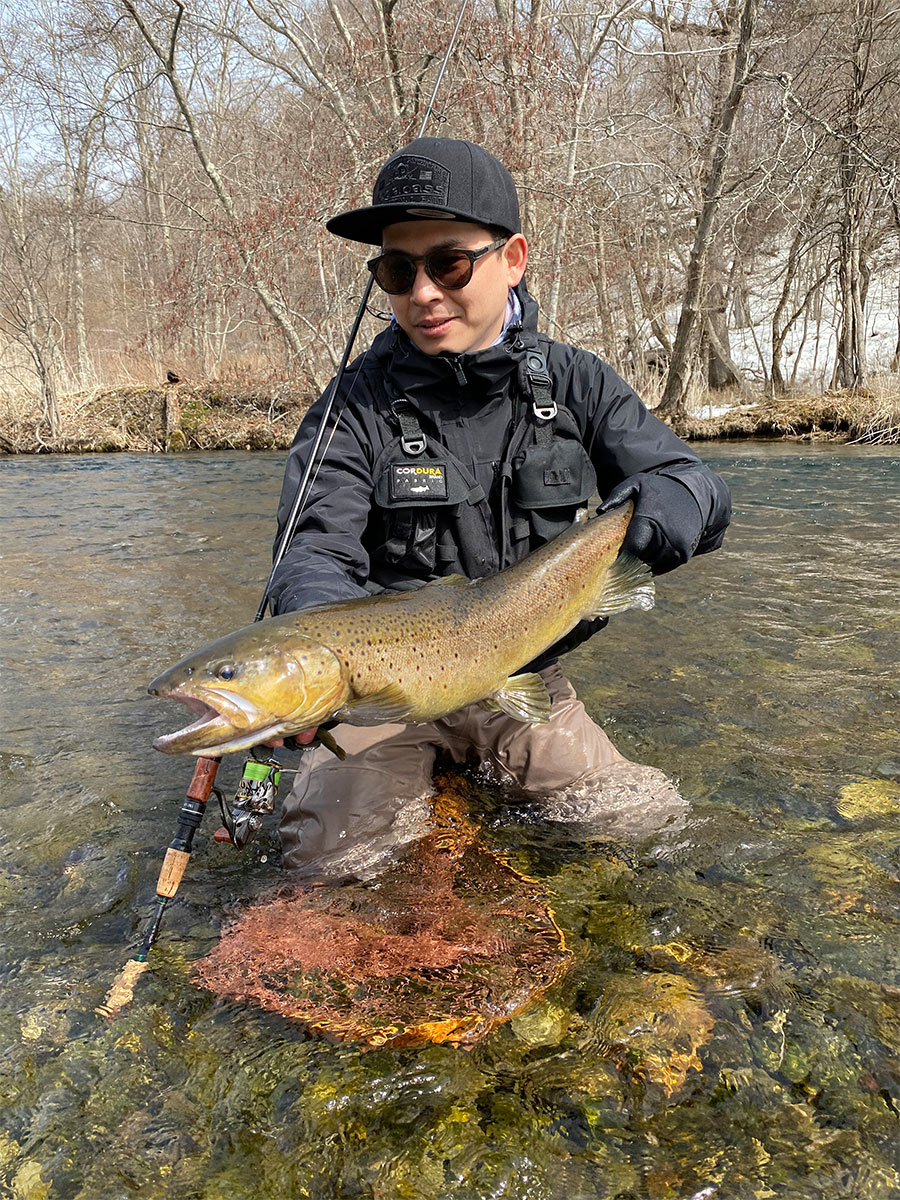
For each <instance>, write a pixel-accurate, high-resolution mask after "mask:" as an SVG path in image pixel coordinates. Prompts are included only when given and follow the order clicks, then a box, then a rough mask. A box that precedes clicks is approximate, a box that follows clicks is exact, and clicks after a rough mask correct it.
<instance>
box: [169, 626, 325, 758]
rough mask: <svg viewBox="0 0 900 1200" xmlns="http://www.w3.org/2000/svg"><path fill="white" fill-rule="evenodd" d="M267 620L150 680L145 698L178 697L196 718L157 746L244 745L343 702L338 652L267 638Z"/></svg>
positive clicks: (195, 749)
mask: <svg viewBox="0 0 900 1200" xmlns="http://www.w3.org/2000/svg"><path fill="white" fill-rule="evenodd" d="M278 620H279V619H278V618H274V621H278ZM272 623H273V622H272V621H271V620H270V621H261V622H259V623H258V624H256V625H250V626H248V627H247V628H246V629H240V630H238V631H237V633H233V634H230V635H229V636H228V637H224V638H220V639H219V640H218V641H217V642H213V643H211V645H209V646H206V647H205V648H204V649H203V650H199V651H197V653H196V654H191V655H188V657H187V658H183V659H182V660H181V661H180V662H177V663H176V664H175V665H174V666H173V667H169V669H168V671H164V672H163V673H162V675H159V676H157V678H156V679H154V680H153V682H152V683H151V684H150V686H149V688H148V689H147V690H148V692H149V693H150V695H151V696H162V697H164V698H167V699H173V700H180V701H181V702H182V703H183V704H186V705H187V706H188V708H190V709H192V710H193V711H194V713H196V715H197V719H196V720H195V721H193V722H192V723H191V724H190V725H187V726H185V728H184V729H179V730H178V731H177V732H176V733H169V734H165V735H163V736H162V737H158V738H157V739H156V741H155V742H154V743H153V745H154V748H155V749H157V750H162V751H163V752H164V753H165V754H213V755H218V754H229V753H231V752H232V751H236V750H247V749H249V748H250V747H252V746H256V745H258V744H259V743H260V742H265V741H268V740H269V739H270V738H276V737H289V736H290V735H291V734H294V733H299V732H300V730H302V729H308V728H310V727H311V726H313V725H318V724H320V723H321V722H322V721H325V720H327V719H328V717H330V716H331V715H332V713H334V712H335V710H336V709H338V708H340V707H341V704H342V703H343V702H344V698H345V697H346V695H347V694H348V685H347V682H346V678H345V672H344V669H343V667H342V664H341V662H340V660H339V659H338V657H337V655H336V654H334V652H333V651H331V650H329V649H328V647H327V646H322V645H319V644H318V643H316V642H315V641H313V640H312V639H311V638H306V637H302V636H299V635H297V634H296V633H295V634H293V636H292V637H291V638H290V639H289V640H287V639H284V640H282V639H279V638H278V637H277V636H272V628H271V627H272ZM267 626H269V628H268V629H267V628H266V627H267Z"/></svg>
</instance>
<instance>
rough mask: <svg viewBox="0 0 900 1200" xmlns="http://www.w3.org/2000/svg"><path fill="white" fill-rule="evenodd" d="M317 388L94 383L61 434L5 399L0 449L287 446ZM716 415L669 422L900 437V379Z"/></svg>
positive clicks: (718, 432) (708, 435) (819, 436)
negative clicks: (100, 385) (51, 433)
mask: <svg viewBox="0 0 900 1200" xmlns="http://www.w3.org/2000/svg"><path fill="white" fill-rule="evenodd" d="M312 398H313V396H312V393H311V389H310V388H309V387H308V386H298V385H296V384H293V383H288V384H286V383H283V382H278V381H273V382H263V383H254V384H247V383H246V382H243V383H239V382H223V381H208V382H204V383H199V384H194V383H192V384H186V383H179V384H175V385H163V386H160V385H155V386H150V387H141V386H133V385H129V386H124V387H116V388H94V389H92V390H90V391H82V392H77V393H74V394H72V395H69V396H66V397H64V398H63V399H62V401H61V403H60V417H61V424H60V430H59V433H58V434H57V436H56V437H50V436H49V435H48V434H47V432H46V430H42V428H41V424H40V420H39V417H38V414H37V412H36V410H35V407H34V402H33V401H30V400H29V401H23V399H22V398H19V399H18V400H15V399H13V398H12V397H8V396H2V395H0V453H6V454H86V453H92V452H101V453H110V452H116V451H123V450H128V451H132V452H136V453H157V452H160V451H166V450H169V451H180V450H281V449H286V448H287V447H288V446H289V445H290V444H291V440H292V439H293V436H294V433H295V432H296V429H297V425H298V424H299V422H300V418H301V417H302V415H303V413H304V412H305V411H306V409H307V408H308V407H309V404H310V403H311V401H312ZM740 399H741V398H740V396H739V395H737V394H735V396H734V402H735V407H733V408H731V409H729V410H728V412H726V413H724V414H723V415H721V416H718V417H698V416H688V417H685V418H683V419H681V420H678V421H673V422H672V424H673V426H674V428H675V430H676V432H677V433H679V434H680V435H681V436H682V437H684V438H686V439H687V440H689V441H693V440H698V441H699V440H707V439H720V438H797V439H801V440H804V441H813V440H822V441H826V440H830V441H841V442H856V443H860V444H868V445H896V444H897V443H898V441H900V385H898V382H897V380H896V378H890V377H887V378H886V379H885V380H883V381H880V382H879V385H878V386H877V387H873V388H872V389H871V390H868V391H865V392H833V393H827V394H826V395H824V396H790V397H784V398H782V399H779V400H762V401H760V402H759V403H758V404H753V405H746V404H745V405H740Z"/></svg>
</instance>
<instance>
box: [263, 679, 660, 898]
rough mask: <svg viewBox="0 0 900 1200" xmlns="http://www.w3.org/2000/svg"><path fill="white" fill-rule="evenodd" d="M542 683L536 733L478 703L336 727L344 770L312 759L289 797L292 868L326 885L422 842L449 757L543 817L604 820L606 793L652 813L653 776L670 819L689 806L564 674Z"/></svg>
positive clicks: (287, 863) (320, 752)
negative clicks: (630, 754) (420, 720)
mask: <svg viewBox="0 0 900 1200" xmlns="http://www.w3.org/2000/svg"><path fill="white" fill-rule="evenodd" d="M541 676H542V678H543V679H544V681H545V683H546V684H547V690H548V691H549V693H550V699H551V701H552V708H551V713H550V721H549V722H548V723H547V724H546V725H526V724H524V723H523V722H521V721H517V720H515V719H514V718H512V717H508V716H507V715H506V714H505V713H502V712H488V711H486V710H485V709H482V708H480V707H479V706H478V705H475V704H473V705H469V706H468V707H467V708H463V709H460V711H459V712H455V713H452V714H451V715H450V716H448V717H444V718H442V719H441V720H439V721H433V722H429V723H427V724H422V725H377V726H356V725H341V726H339V727H338V728H336V729H335V730H334V737H335V740H336V741H337V742H338V744H339V745H340V746H342V747H343V749H344V750H345V751H346V752H347V757H346V759H345V761H343V762H340V761H339V760H338V759H336V758H335V757H334V755H332V754H331V753H330V752H329V751H328V750H325V749H323V748H322V747H318V748H316V749H315V750H313V751H309V752H307V753H306V754H305V755H304V756H303V759H302V761H301V767H300V770H299V772H298V774H297V776H296V781H295V784H294V787H293V789H292V791H291V793H290V794H289V795H288V796H287V797H286V798H285V800H284V807H283V812H282V819H281V842H282V849H283V855H284V857H283V865H284V867H285V868H286V869H288V870H291V871H300V872H302V873H304V874H306V873H309V874H311V875H322V876H324V877H331V876H333V875H335V874H341V873H346V874H357V875H359V874H366V873H370V872H371V871H372V870H373V869H374V868H376V867H377V866H380V865H381V864H382V863H383V862H384V860H385V859H386V858H388V857H389V856H390V854H391V851H392V850H396V849H397V848H398V847H399V846H402V845H403V844H405V843H406V842H408V841H410V840H412V839H413V838H415V837H419V836H421V834H422V833H424V832H425V831H426V829H427V827H428V816H429V806H428V804H427V802H426V799H427V797H428V796H430V795H432V794H433V792H434V785H433V782H432V770H433V767H434V764H435V759H436V757H437V754H438V752H439V751H443V752H444V753H445V754H447V755H449V757H450V758H451V759H452V760H453V761H454V762H456V763H469V764H472V765H475V766H477V767H480V768H481V769H482V770H484V771H485V772H486V773H487V774H488V775H489V777H490V778H491V779H492V780H493V781H495V782H510V783H514V784H518V785H519V787H520V788H523V789H525V790H526V791H527V792H529V793H531V794H533V795H535V796H536V797H539V798H544V800H546V802H547V803H546V804H545V805H542V810H543V811H545V812H546V815H548V816H550V817H551V819H561V820H571V821H578V820H583V819H585V818H586V817H587V818H592V817H593V816H596V812H597V807H598V805H599V806H600V808H601V809H602V807H603V804H604V801H603V795H602V793H603V792H604V791H605V792H607V793H610V796H609V799H610V805H611V807H613V808H619V809H621V808H622V806H623V803H624V806H625V807H626V808H632V809H633V808H634V806H635V805H636V804H638V805H642V804H643V801H644V800H646V799H647V797H646V787H645V785H646V783H647V782H648V780H647V775H649V777H650V782H651V786H652V788H653V789H654V790H655V791H656V792H660V791H663V792H665V793H666V808H667V813H671V811H672V809H673V807H674V808H678V807H682V808H683V806H684V802H683V801H682V800H681V798H680V797H679V796H678V793H677V792H675V790H674V788H673V787H672V785H671V783H670V782H669V781H668V780H667V779H666V777H665V776H664V775H663V774H662V772H660V771H656V770H655V769H653V768H650V767H639V766H637V764H634V763H630V762H629V761H628V759H626V758H624V757H623V755H621V754H620V753H619V752H618V750H616V748H615V746H613V744H612V742H611V741H610V740H609V738H608V737H607V736H606V734H605V733H604V732H603V730H602V729H600V728H599V727H598V726H597V725H595V724H594V722H593V721H592V720H591V718H590V717H589V716H588V714H587V713H586V712H585V709H584V705H583V704H582V703H581V701H580V700H579V699H578V698H577V696H576V695H575V691H574V689H573V687H572V685H571V684H570V683H569V681H568V680H567V679H566V677H565V676H564V675H563V673H562V669H561V668H560V667H559V665H557V664H554V665H553V666H551V667H547V668H545V669H544V670H543V671H541ZM635 772H638V773H639V774H638V776H635ZM643 773H645V774H643ZM611 784H612V785H613V786H612V789H611V788H610V785H611ZM620 784H621V785H622V786H619V785H620ZM612 793H614V794H612ZM676 799H677V802H678V803H677V804H676V803H675V800H676Z"/></svg>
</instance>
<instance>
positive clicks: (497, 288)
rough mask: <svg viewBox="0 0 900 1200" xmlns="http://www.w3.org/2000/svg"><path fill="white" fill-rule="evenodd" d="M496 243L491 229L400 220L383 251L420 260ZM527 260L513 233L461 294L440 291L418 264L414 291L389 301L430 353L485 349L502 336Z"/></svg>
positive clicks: (479, 264) (388, 230)
mask: <svg viewBox="0 0 900 1200" xmlns="http://www.w3.org/2000/svg"><path fill="white" fill-rule="evenodd" d="M492 241H494V237H493V235H492V234H491V233H490V232H489V231H488V230H487V229H485V228H484V227H483V226H481V225H473V224H471V223H470V222H468V221H400V222H398V223H397V224H396V225H387V226H386V227H385V229H384V232H383V235H382V250H383V251H387V250H401V251H403V252H404V253H405V254H411V255H413V256H414V257H417V256H419V255H422V254H428V253H430V252H431V251H432V250H444V249H448V248H459V249H462V250H481V249H482V248H483V247H485V246H489V245H490V244H491V242H492ZM527 257H528V246H527V243H526V241H525V238H524V237H523V236H522V234H520V233H518V234H514V235H513V236H512V237H511V238H510V239H509V241H508V242H507V243H506V245H505V246H503V247H502V249H500V250H494V251H492V252H491V253H490V254H485V255H484V256H483V257H482V258H479V259H477V260H476V262H475V263H474V270H473V271H472V278H471V279H470V280H469V282H468V283H467V284H466V286H465V287H464V288H459V289H457V290H450V289H447V288H441V287H440V286H439V285H438V284H437V283H435V282H434V280H433V279H430V278H429V276H428V275H426V273H425V264H424V263H421V262H420V263H418V264H417V271H416V279H415V283H414V284H413V286H412V288H411V290H410V291H408V292H405V293H404V294H403V295H402V296H390V297H389V299H390V302H391V308H392V309H393V310H394V316H395V317H396V318H397V324H398V325H399V326H400V328H401V329H403V330H404V332H405V333H406V334H407V335H408V336H409V338H410V340H411V341H412V342H413V343H414V344H415V345H416V346H418V348H419V349H420V350H423V351H424V352H425V353H426V354H439V353H440V352H441V351H442V350H443V351H450V352H451V353H453V354H465V353H467V352H468V351H471V350H483V349H484V348H485V346H490V345H491V343H492V342H494V341H496V339H497V338H498V337H499V336H500V332H501V330H502V328H503V317H504V314H505V312H506V300H507V294H508V291H509V289H510V288H511V287H515V285H516V284H517V283H518V282H519V280H520V279H521V278H522V276H523V275H524V273H525V263H526V260H527Z"/></svg>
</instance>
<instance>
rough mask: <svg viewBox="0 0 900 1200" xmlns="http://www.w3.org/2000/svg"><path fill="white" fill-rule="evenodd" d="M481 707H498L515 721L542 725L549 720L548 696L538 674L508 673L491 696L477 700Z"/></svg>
mask: <svg viewBox="0 0 900 1200" xmlns="http://www.w3.org/2000/svg"><path fill="white" fill-rule="evenodd" d="M479 703H480V705H481V707H482V708H486V709H488V711H493V712H496V711H497V710H498V709H499V710H500V711H501V712H505V713H506V715H507V716H508V717H515V719H516V720H517V721H525V722H526V723H527V724H529V725H544V724H545V723H546V722H547V721H549V720H550V696H549V693H548V692H547V685H546V684H545V683H544V681H543V679H541V677H540V675H536V674H532V673H529V674H527V675H510V677H509V679H507V681H506V683H505V684H504V685H503V687H502V688H501V689H500V690H499V691H498V692H495V693H494V695H493V696H488V697H487V698H486V699H484V700H481V701H479Z"/></svg>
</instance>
